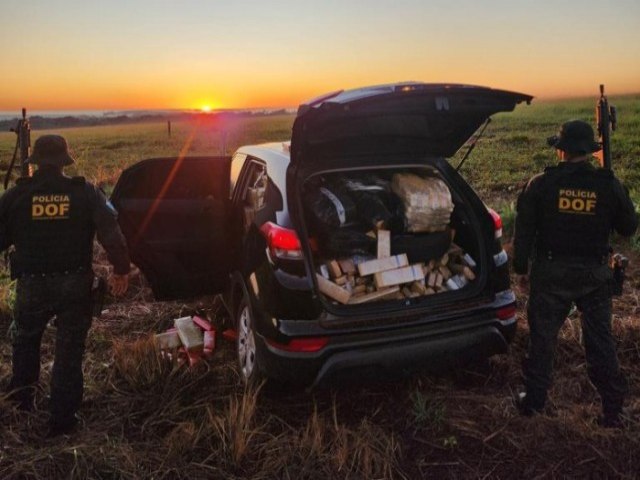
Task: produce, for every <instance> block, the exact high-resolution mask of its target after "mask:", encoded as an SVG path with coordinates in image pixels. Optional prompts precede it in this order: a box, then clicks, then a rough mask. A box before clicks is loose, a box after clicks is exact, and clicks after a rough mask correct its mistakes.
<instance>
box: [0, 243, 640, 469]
mask: <svg viewBox="0 0 640 480" xmlns="http://www.w3.org/2000/svg"><path fill="white" fill-rule="evenodd" d="M626 253H627V254H628V255H629V256H630V257H631V262H632V263H631V267H630V269H629V271H628V279H629V281H628V282H627V284H626V285H625V292H624V295H623V296H622V297H620V298H617V299H615V301H614V312H615V313H614V318H613V326H614V331H615V336H616V338H617V340H618V342H619V343H618V349H619V350H618V351H619V358H620V361H621V364H622V368H623V370H624V372H625V373H626V375H627V376H628V377H629V380H630V384H631V393H630V397H629V402H628V405H627V410H626V413H627V428H626V429H624V430H605V429H602V428H600V427H598V426H597V425H596V423H595V421H596V418H597V416H598V414H599V400H598V396H597V393H596V392H595V389H594V388H593V386H592V385H591V384H590V383H589V381H588V379H587V375H586V367H585V361H584V356H583V350H582V347H581V345H580V320H579V314H578V313H575V314H573V315H572V316H571V317H570V318H569V319H568V320H567V322H566V324H565V326H564V327H563V329H562V332H561V335H560V338H559V342H558V348H557V358H556V366H555V381H554V385H553V388H552V390H551V392H550V397H551V405H550V408H549V409H548V412H547V414H546V415H544V416H538V417H536V418H522V417H520V416H518V414H517V412H516V410H515V408H514V406H513V403H512V398H513V395H514V394H515V393H516V392H517V391H518V390H519V388H520V387H521V380H520V362H521V359H522V357H523V354H524V349H525V345H526V338H527V327H526V318H525V316H524V311H525V309H524V307H525V303H526V295H525V294H524V293H523V292H517V294H518V304H519V312H520V313H519V318H518V322H519V327H520V328H519V331H518V334H517V336H516V338H515V340H514V342H513V345H512V347H511V351H510V352H509V354H508V355H503V356H498V357H494V358H492V359H491V360H490V361H489V363H488V364H486V365H484V364H483V365H476V366H473V368H470V369H467V370H454V371H449V372H446V373H441V374H438V375H435V374H433V373H421V374H417V375H410V376H403V377H401V378H398V379H397V380H395V381H390V380H389V381H384V382H380V381H372V380H368V381H364V382H358V383H357V384H344V385H337V386H335V387H332V388H330V389H324V390H320V391H317V392H311V393H310V392H306V391H304V390H295V389H293V390H292V389H288V390H286V391H282V390H278V389H277V388H263V389H261V390H259V391H245V390H244V389H243V387H242V384H241V381H240V379H239V375H238V372H237V369H236V366H235V361H234V353H233V345H232V344H231V343H229V342H227V341H225V340H223V339H222V336H221V335H218V347H217V349H216V352H215V355H214V356H213V358H212V359H210V360H209V361H208V362H207V363H203V364H201V365H198V366H197V367H194V368H191V369H189V368H186V367H184V366H182V367H181V366H179V365H177V363H176V362H175V361H173V360H167V359H162V358H160V357H159V356H158V355H157V353H156V351H155V350H154V346H153V344H152V343H151V342H150V341H149V338H150V334H151V333H154V332H160V331H162V330H164V329H165V328H166V327H167V326H169V325H170V323H171V320H172V319H173V318H176V317H178V316H182V315H184V314H189V313H193V312H195V311H199V312H200V313H203V314H207V315H209V316H210V318H213V319H214V322H215V323H216V324H217V325H218V327H220V330H221V329H222V325H221V318H222V316H221V315H220V314H219V310H218V307H217V306H216V305H217V302H216V301H215V300H214V299H213V298H202V299H199V300H198V301H196V302H194V303H190V304H180V303H159V302H152V301H151V298H150V295H149V290H148V289H147V288H146V287H145V286H144V282H143V280H141V279H140V278H139V277H136V278H134V279H133V285H132V288H131V290H130V292H129V294H128V296H127V298H126V299H124V300H122V301H120V302H118V303H111V304H109V305H107V306H106V307H105V309H106V311H105V312H104V314H103V315H102V317H101V318H99V319H97V320H96V321H95V322H94V326H93V328H92V330H91V332H90V336H89V340H88V345H87V353H86V360H85V392H86V394H85V401H84V403H83V406H82V410H81V413H82V425H81V428H80V429H79V430H78V431H77V432H76V433H74V434H73V435H70V436H66V437H63V438H60V439H56V440H46V439H43V438H42V432H43V431H44V427H45V422H46V418H47V414H46V394H47V390H48V388H47V384H48V379H49V375H50V370H51V361H52V346H53V342H52V339H53V336H54V330H53V328H50V329H48V330H47V332H46V334H45V339H44V342H43V345H44V346H43V372H42V383H41V385H42V389H41V391H40V392H39V394H38V405H37V410H36V411H35V412H33V413H19V412H17V411H16V410H15V409H13V408H11V406H10V404H9V403H8V402H6V401H5V400H4V399H2V397H0V478H3V479H9V478H38V479H53V478H110V479H111V478H132V479H133V478H171V479H173V478H190V479H198V478H225V479H226V478H296V479H301V478H309V479H311V478H313V479H316V478H317V479H320V478H323V479H325V478H356V479H359V478H407V479H414V478H438V479H441V478H638V476H639V475H640V473H639V472H640V463H639V462H638V458H637V456H638V452H640V422H639V419H640V362H639V360H640V314H639V313H640V303H639V299H638V292H639V291H640V272H639V270H640V268H639V267H640V257H639V256H638V255H637V254H636V253H634V252H631V251H627V252H626ZM8 326H9V318H2V319H1V320H0V331H2V332H5V331H6V330H7V328H8ZM219 332H220V331H219ZM0 358H1V363H0V379H1V380H0V381H1V382H2V386H5V385H6V382H7V381H8V377H9V373H10V347H9V344H8V341H7V340H6V339H5V338H4V336H3V337H2V340H1V341H0Z"/></svg>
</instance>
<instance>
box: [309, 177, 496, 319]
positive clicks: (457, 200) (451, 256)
mask: <svg viewBox="0 0 640 480" xmlns="http://www.w3.org/2000/svg"><path fill="white" fill-rule="evenodd" d="M301 190H302V201H303V202H302V203H303V205H304V209H303V211H304V225H305V227H306V230H307V235H305V236H304V237H303V238H305V239H306V240H307V241H306V242H304V243H306V244H307V246H308V250H309V251H310V253H311V255H309V260H310V266H311V270H312V271H314V272H315V273H316V283H317V287H318V288H319V290H320V292H321V293H322V294H323V296H324V297H325V300H326V301H328V302H329V303H330V304H334V305H349V306H355V305H364V304H368V303H370V302H395V303H396V304H397V306H398V302H401V305H402V306H404V307H406V306H407V305H420V304H423V305H427V304H433V303H441V302H442V301H443V300H445V298H446V301H460V300H461V299H462V298H465V297H467V298H468V297H469V296H470V295H473V294H474V293H477V292H478V291H479V290H480V289H481V287H482V284H483V283H484V282H486V278H485V277H486V275H485V274H486V271H485V270H483V268H484V269H486V265H484V263H485V262H482V264H479V260H480V259H481V258H484V257H486V253H487V252H486V251H487V249H493V247H494V244H493V243H490V244H487V242H485V241H482V238H483V230H482V229H481V227H480V222H479V221H478V219H477V218H476V217H477V213H476V212H474V211H473V209H472V208H471V207H470V205H471V203H470V202H469V200H468V199H466V198H465V197H464V196H463V195H462V193H461V192H459V191H457V190H456V188H455V185H452V184H449V183H448V182H447V180H446V179H445V178H444V177H443V175H441V174H440V173H439V171H438V170H437V168H435V167H432V166H424V167H404V168H402V167H397V166H392V167H387V168H376V169H360V170H355V171H351V170H347V169H345V170H341V171H339V172H325V173H322V172H321V173H317V174H314V175H312V176H311V177H310V178H309V179H307V181H306V182H305V183H304V184H303V185H302V188H301ZM482 213H484V214H485V215H488V212H486V211H485V212H482ZM491 253H492V254H494V253H496V252H491ZM476 259H477V260H476ZM442 294H446V297H442Z"/></svg>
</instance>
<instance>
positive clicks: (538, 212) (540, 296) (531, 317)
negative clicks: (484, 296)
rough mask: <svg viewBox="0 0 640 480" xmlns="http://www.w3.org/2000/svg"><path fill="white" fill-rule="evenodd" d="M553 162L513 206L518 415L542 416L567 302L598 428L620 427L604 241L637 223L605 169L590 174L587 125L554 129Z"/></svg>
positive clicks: (592, 145)
mask: <svg viewBox="0 0 640 480" xmlns="http://www.w3.org/2000/svg"><path fill="white" fill-rule="evenodd" d="M548 143H549V145H550V146H553V147H555V148H556V151H557V154H558V157H559V158H560V160H561V162H560V163H559V164H558V165H557V166H554V167H547V168H546V169H545V171H544V173H542V174H539V175H537V176H535V177H533V178H532V179H531V180H530V181H529V182H528V184H527V185H526V186H525V188H524V189H523V191H522V193H521V194H520V197H519V198H518V204H517V217H516V233H515V239H514V249H515V257H514V269H515V272H516V274H518V282H519V283H520V285H521V286H522V287H525V288H526V287H527V286H528V285H529V276H528V275H527V274H528V272H529V260H530V258H531V259H532V260H533V261H532V266H531V278H530V296H529V308H528V312H527V313H528V321H529V329H530V338H529V346H528V352H527V356H526V358H525V361H524V372H523V373H524V381H525V388H526V392H524V393H523V394H521V395H520V397H519V399H518V407H519V409H520V412H521V413H522V414H523V415H527V416H530V415H532V414H534V413H539V412H542V411H543V409H544V406H545V402H546V400H547V390H548V388H549V386H550V385H551V371H552V366H553V357H554V350H555V345H556V338H557V335H558V332H559V330H560V327H561V326H562V324H563V323H564V320H565V318H566V316H567V315H568V313H569V310H570V308H571V305H572V303H575V305H576V306H577V307H578V309H579V310H580V311H581V312H582V333H583V338H584V348H585V353H586V358H587V372H588V375H589V379H590V380H591V382H592V383H593V384H594V385H595V387H596V388H597V390H598V392H599V394H600V397H601V400H602V408H603V416H602V417H601V418H600V423H601V424H602V425H603V426H606V427H619V426H621V421H620V414H621V411H622V406H623V401H624V397H625V394H626V393H627V389H628V387H627V381H626V379H625V377H624V376H623V374H622V373H621V371H620V368H619V365H618V360H617V357H616V347H615V343H614V340H613V337H612V335H611V289H610V280H611V277H612V273H611V269H610V268H609V266H608V254H609V234H610V232H611V231H612V230H615V231H616V232H617V233H619V234H620V235H623V236H630V235H632V234H633V233H634V232H635V231H636V228H637V226H638V219H637V217H636V214H635V209H634V206H633V204H632V202H631V200H630V198H629V195H628V193H627V192H626V190H625V189H624V188H623V187H622V185H621V184H620V182H619V181H618V180H617V179H616V178H615V177H614V175H613V173H612V172H611V170H608V169H602V168H595V167H594V166H592V164H591V163H590V162H589V158H588V156H590V154H592V153H593V152H596V151H598V150H600V148H601V147H600V145H599V144H598V143H596V142H595V141H594V133H593V129H592V128H591V126H590V125H589V124H588V123H586V122H582V121H579V120H574V121H570V122H567V123H565V124H564V125H562V128H561V130H560V133H559V135H557V136H554V137H551V138H550V139H549V140H548Z"/></svg>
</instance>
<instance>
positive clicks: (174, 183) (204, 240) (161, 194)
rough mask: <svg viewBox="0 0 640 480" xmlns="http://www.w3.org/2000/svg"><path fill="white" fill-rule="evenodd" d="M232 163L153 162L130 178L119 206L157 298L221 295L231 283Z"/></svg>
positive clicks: (118, 194)
mask: <svg viewBox="0 0 640 480" xmlns="http://www.w3.org/2000/svg"><path fill="white" fill-rule="evenodd" d="M230 162H231V158H230V157H183V158H153V159H149V160H143V161H141V162H139V163H137V164H135V165H133V166H131V167H129V168H128V169H126V170H125V171H124V172H122V175H121V176H120V179H119V180H118V183H117V184H116V186H115V188H114V190H113V194H112V196H111V203H112V204H113V206H114V207H115V209H116V210H117V211H118V222H119V223H120V227H121V228H122V232H123V233H124V235H125V237H126V239H127V244H128V245H129V252H130V255H131V259H132V261H133V263H135V264H136V265H137V266H138V267H139V268H140V270H141V271H142V272H143V273H144V275H145V276H146V278H147V280H148V281H149V283H150V284H151V288H152V290H153V294H154V296H155V297H156V298H157V299H163V300H169V299H178V298H186V297H192V296H195V295H200V294H207V293H218V292H220V291H222V289H223V288H224V286H225V285H226V283H227V282H228V278H229V268H230V264H231V258H232V252H230V250H229V247H230V242H229V235H230V232H231V229H230V228H229V227H228V221H229V205H230V202H229V165H230Z"/></svg>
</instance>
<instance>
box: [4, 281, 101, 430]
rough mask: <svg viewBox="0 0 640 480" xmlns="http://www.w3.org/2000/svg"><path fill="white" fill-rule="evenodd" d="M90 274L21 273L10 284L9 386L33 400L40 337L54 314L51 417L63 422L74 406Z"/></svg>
mask: <svg viewBox="0 0 640 480" xmlns="http://www.w3.org/2000/svg"><path fill="white" fill-rule="evenodd" d="M92 281H93V273H86V272H85V273H74V274H67V275H48V276H23V277H21V278H20V279H19V280H18V283H17V288H16V307H15V330H14V336H13V339H12V343H13V377H12V379H11V384H10V388H11V389H16V390H18V391H17V392H16V395H17V397H18V399H20V400H21V401H22V402H23V403H25V404H26V403H28V402H32V401H33V387H34V386H35V385H36V384H37V382H38V379H39V377H40V342H41V340H42V334H43V332H44V330H45V328H46V326H47V323H48V322H49V320H51V318H52V317H53V316H54V315H55V317H56V321H55V325H56V345H55V359H54V363H53V371H52V375H51V403H50V411H51V420H52V421H53V422H64V421H65V420H68V419H70V418H71V417H73V415H74V414H75V413H76V411H77V410H78V408H80V403H81V402H82V390H83V378H82V357H83V355H84V345H85V340H86V338H87V332H88V331H89V327H90V326H91V284H92Z"/></svg>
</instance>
